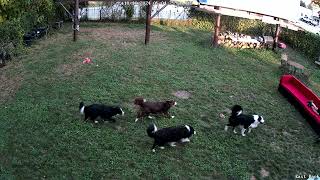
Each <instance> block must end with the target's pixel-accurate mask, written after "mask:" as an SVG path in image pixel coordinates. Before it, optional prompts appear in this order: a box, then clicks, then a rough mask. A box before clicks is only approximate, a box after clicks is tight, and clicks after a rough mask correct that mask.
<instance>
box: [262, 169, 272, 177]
mask: <svg viewBox="0 0 320 180" xmlns="http://www.w3.org/2000/svg"><path fill="white" fill-rule="evenodd" d="M269 174H270V173H269V171H267V170H265V169H264V168H261V170H260V175H261V176H262V177H263V178H264V177H268V176H269Z"/></svg>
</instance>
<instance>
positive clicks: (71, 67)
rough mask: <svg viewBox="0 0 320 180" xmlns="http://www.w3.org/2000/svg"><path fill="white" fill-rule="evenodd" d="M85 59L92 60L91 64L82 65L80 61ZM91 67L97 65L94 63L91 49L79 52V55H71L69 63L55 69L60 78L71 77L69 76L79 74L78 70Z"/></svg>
mask: <svg viewBox="0 0 320 180" xmlns="http://www.w3.org/2000/svg"><path fill="white" fill-rule="evenodd" d="M85 58H90V59H91V60H92V63H91V64H83V63H82V61H83V60H84V59H85ZM91 65H95V66H97V64H96V63H95V61H94V56H93V50H92V49H90V50H87V51H84V52H82V51H81V53H80V52H78V53H75V54H73V55H72V57H71V63H69V64H61V65H59V66H58V67H57V69H56V73H58V74H60V75H62V76H71V75H73V74H75V73H77V72H79V70H81V69H82V67H84V66H91Z"/></svg>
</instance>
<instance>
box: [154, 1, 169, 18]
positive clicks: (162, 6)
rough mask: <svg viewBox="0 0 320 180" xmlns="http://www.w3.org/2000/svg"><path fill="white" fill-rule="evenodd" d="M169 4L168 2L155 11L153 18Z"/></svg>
mask: <svg viewBox="0 0 320 180" xmlns="http://www.w3.org/2000/svg"><path fill="white" fill-rule="evenodd" d="M167 6H168V4H165V5H164V6H162V7H161V8H160V9H159V10H158V11H157V12H155V13H154V14H153V15H152V16H151V19H152V18H154V17H156V16H157V15H158V14H159V13H160V12H161V11H162V10H163V9H164V8H166V7H167Z"/></svg>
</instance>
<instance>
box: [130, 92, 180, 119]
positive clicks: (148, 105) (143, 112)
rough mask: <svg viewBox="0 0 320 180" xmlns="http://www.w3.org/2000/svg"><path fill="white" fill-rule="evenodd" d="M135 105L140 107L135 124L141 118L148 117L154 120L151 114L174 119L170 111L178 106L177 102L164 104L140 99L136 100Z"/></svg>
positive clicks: (171, 101)
mask: <svg viewBox="0 0 320 180" xmlns="http://www.w3.org/2000/svg"><path fill="white" fill-rule="evenodd" d="M134 104H135V105H137V106H139V107H140V109H139V111H138V113H137V118H136V120H135V122H137V121H138V120H139V118H143V117H146V116H148V117H149V118H150V119H152V117H151V116H150V114H163V115H165V116H166V117H168V118H174V116H170V115H169V112H168V111H169V109H170V108H171V107H172V106H175V105H177V102H175V101H173V100H170V101H164V102H146V100H145V99H143V98H141V97H139V98H136V99H135V100H134Z"/></svg>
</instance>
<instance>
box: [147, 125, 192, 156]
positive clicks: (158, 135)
mask: <svg viewBox="0 0 320 180" xmlns="http://www.w3.org/2000/svg"><path fill="white" fill-rule="evenodd" d="M147 133H148V136H149V137H151V138H154V143H153V146H152V152H156V149H155V147H156V146H160V149H164V145H166V144H169V145H170V146H172V147H173V146H176V145H175V143H177V142H190V139H189V138H190V137H191V136H192V135H193V134H196V131H195V130H194V129H193V127H191V126H189V125H182V126H176V127H168V128H162V129H159V130H158V128H157V126H156V125H155V124H151V125H149V127H148V128H147Z"/></svg>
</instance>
